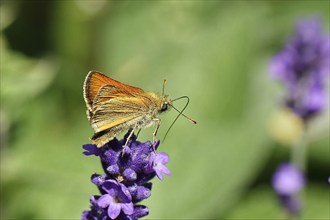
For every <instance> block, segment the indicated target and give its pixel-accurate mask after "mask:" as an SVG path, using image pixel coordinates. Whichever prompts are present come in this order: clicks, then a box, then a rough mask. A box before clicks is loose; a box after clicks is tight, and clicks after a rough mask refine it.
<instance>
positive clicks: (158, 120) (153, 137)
mask: <svg viewBox="0 0 330 220" xmlns="http://www.w3.org/2000/svg"><path fill="white" fill-rule="evenodd" d="M154 120H155V121H156V123H157V126H156V129H155V131H154V133H153V134H152V147H153V149H154V152H155V153H156V149H155V146H154V145H155V143H156V135H157V132H158V129H159V127H160V119H159V118H155V119H154Z"/></svg>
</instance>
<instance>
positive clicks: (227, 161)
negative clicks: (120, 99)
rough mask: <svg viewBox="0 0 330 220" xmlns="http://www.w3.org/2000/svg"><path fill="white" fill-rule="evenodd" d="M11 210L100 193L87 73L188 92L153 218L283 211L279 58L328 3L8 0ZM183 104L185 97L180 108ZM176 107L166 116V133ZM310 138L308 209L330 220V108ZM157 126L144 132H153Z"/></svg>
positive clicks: (4, 202)
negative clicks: (273, 72)
mask: <svg viewBox="0 0 330 220" xmlns="http://www.w3.org/2000/svg"><path fill="white" fill-rule="evenodd" d="M0 7H1V38H0V40H1V112H0V114H1V219H79V218H80V215H81V213H82V211H83V210H87V209H88V208H89V197H90V196H91V195H95V194H98V191H97V189H96V187H95V186H94V185H93V184H92V183H90V175H91V174H93V173H95V172H98V173H102V170H101V167H100V164H99V161H98V159H97V158H96V157H85V156H83V155H82V151H83V150H82V148H81V146H82V145H83V144H86V143H88V142H89V137H91V135H92V133H93V131H92V129H91V128H90V126H89V123H88V121H87V119H86V115H85V108H86V107H85V103H84V100H83V98H82V84H83V81H84V78H85V76H86V74H87V73H88V71H89V70H98V71H101V72H103V73H105V74H107V75H109V76H110V77H112V78H114V79H117V80H119V81H121V82H125V83H127V84H131V85H134V86H138V87H141V88H143V89H145V90H150V91H157V92H161V89H162V82H163V79H167V86H166V93H167V94H169V95H170V97H172V98H176V97H179V96H182V95H187V96H189V97H190V105H189V106H188V108H187V110H186V111H185V113H186V114H187V115H188V116H190V117H192V118H194V119H195V120H197V121H198V124H197V125H193V124H192V123H190V122H189V121H188V120H186V119H184V118H183V117H182V118H180V119H179V120H178V121H177V122H176V124H175V126H174V127H173V129H172V130H171V132H170V133H169V135H168V137H167V139H166V141H165V142H164V143H163V144H161V145H160V151H165V152H167V153H168V154H169V155H170V162H169V164H168V167H169V168H170V170H171V173H172V175H171V176H170V177H166V178H165V180H164V181H162V182H161V181H159V180H158V179H154V180H153V183H154V185H153V190H152V196H151V197H150V198H149V199H147V200H145V201H143V202H142V204H145V205H147V206H148V207H149V208H150V215H149V216H148V218H150V219H164V218H166V219H174V218H175V219H178V218H185V219H206V218H208V219H210V218H217V219H248V218H250V219H257V218H258V219H281V218H283V217H284V214H283V212H282V211H281V209H280V207H279V206H278V203H277V198H276V195H275V194H274V192H273V191H272V188H271V185H270V183H271V181H270V180H271V176H272V173H273V172H274V170H275V168H276V166H277V165H278V164H279V163H280V162H282V161H286V160H288V159H289V157H290V156H289V154H290V149H289V147H287V146H284V145H283V144H278V143H277V142H276V141H274V140H273V139H272V138H270V136H269V135H268V133H267V123H268V121H269V120H270V118H271V115H272V112H274V111H276V109H277V108H278V103H279V102H280V97H281V94H282V93H283V92H282V91H281V90H282V87H281V86H280V85H279V84H278V82H275V81H273V80H272V79H270V77H269V75H268V69H267V68H268V62H269V59H270V58H271V57H272V56H273V55H274V54H275V53H277V52H278V51H279V50H280V49H281V48H282V47H283V44H284V43H285V41H286V40H287V38H288V37H289V36H290V35H292V33H293V28H294V25H295V22H296V21H297V19H299V18H301V17H305V16H307V17H309V16H319V17H320V18H321V19H323V21H324V29H325V30H326V31H329V2H328V1H283V2H282V1H281V2H278V1H207V2H204V1H154V2H151V1H78V0H77V1H74V0H72V1H23V0H22V1H1V5H0ZM183 104H184V102H182V103H181V102H180V101H178V102H176V103H175V105H176V106H177V107H178V108H182V106H183ZM176 115H177V113H176V112H175V111H171V112H169V113H167V114H165V115H163V116H162V117H161V118H162V126H161V128H160V131H159V134H158V137H159V138H162V137H163V136H164V134H165V132H166V130H167V128H168V126H169V125H170V123H171V122H172V121H173V119H174V117H175V116H176ZM311 130H312V132H310V135H309V137H308V143H309V148H308V167H307V171H308V172H307V175H308V185H307V187H306V190H305V191H304V193H303V199H304V209H303V213H302V218H303V219H328V218H329V185H328V183H327V179H328V176H329V166H330V161H329V134H328V133H329V111H328V110H326V111H325V113H324V114H322V115H320V116H319V117H318V118H315V120H314V121H313V123H312V125H311ZM152 131H153V128H150V129H145V130H143V131H142V132H141V133H140V136H139V139H140V140H141V141H146V140H150V139H151V137H152Z"/></svg>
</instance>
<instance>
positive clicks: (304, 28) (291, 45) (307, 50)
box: [270, 18, 330, 120]
mask: <svg viewBox="0 0 330 220" xmlns="http://www.w3.org/2000/svg"><path fill="white" fill-rule="evenodd" d="M321 25H322V23H321V22H320V20H319V19H317V18H313V19H306V20H301V21H299V22H298V23H297V25H296V30H295V35H294V36H293V37H292V38H291V39H289V41H288V42H287V44H286V46H285V47H284V49H283V50H282V51H281V52H280V53H278V54H277V55H275V56H274V57H273V59H272V61H271V64H270V71H271V73H272V75H273V76H274V77H275V78H277V79H279V80H280V81H282V83H283V84H284V85H285V87H286V89H287V94H286V96H285V100H284V102H285V105H286V106H287V107H288V108H290V109H291V110H292V111H293V112H295V113H296V114H297V115H299V116H300V117H301V118H302V119H304V120H307V119H309V118H310V117H311V116H313V115H314V114H316V113H318V112H320V111H321V110H322V109H323V108H324V106H325V104H326V103H325V102H326V92H325V82H326V79H327V77H328V76H329V72H330V67H329V65H330V64H329V62H330V61H329V60H330V35H329V33H327V34H324V33H322V26H321Z"/></svg>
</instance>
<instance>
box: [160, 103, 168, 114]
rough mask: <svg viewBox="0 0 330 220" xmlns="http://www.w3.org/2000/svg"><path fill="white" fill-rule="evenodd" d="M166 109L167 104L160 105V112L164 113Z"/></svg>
mask: <svg viewBox="0 0 330 220" xmlns="http://www.w3.org/2000/svg"><path fill="white" fill-rule="evenodd" d="M167 108H168V105H167V103H166V102H165V103H164V104H163V105H162V108H161V109H160V111H161V112H163V111H166V110H167Z"/></svg>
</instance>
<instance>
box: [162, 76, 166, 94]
mask: <svg viewBox="0 0 330 220" xmlns="http://www.w3.org/2000/svg"><path fill="white" fill-rule="evenodd" d="M165 85H166V79H164V82H163V92H162V97H164V94H165Z"/></svg>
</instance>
